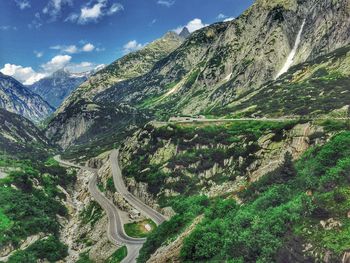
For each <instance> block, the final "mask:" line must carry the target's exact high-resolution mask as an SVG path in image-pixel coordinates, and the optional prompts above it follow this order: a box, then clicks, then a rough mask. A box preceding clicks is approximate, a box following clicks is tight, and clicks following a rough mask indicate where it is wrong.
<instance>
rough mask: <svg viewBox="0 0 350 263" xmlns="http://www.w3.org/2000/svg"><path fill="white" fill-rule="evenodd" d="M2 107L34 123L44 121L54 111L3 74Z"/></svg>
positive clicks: (0, 104) (0, 76)
mask: <svg viewBox="0 0 350 263" xmlns="http://www.w3.org/2000/svg"><path fill="white" fill-rule="evenodd" d="M0 107H1V108H3V109H5V110H7V111H10V112H14V113H17V114H20V115H22V116H24V117H26V118H28V119H30V120H32V121H34V122H39V121H42V120H43V119H45V118H46V117H48V116H49V115H50V114H51V113H52V112H53V110H54V109H53V108H52V107H51V106H50V105H49V104H48V103H47V102H46V101H44V100H43V99H42V98H41V97H40V96H39V95H37V94H35V93H33V92H32V91H30V90H29V89H28V88H26V87H24V86H23V85H22V84H21V83H19V82H18V81H17V80H15V79H14V78H12V77H9V76H6V75H4V74H2V73H0Z"/></svg>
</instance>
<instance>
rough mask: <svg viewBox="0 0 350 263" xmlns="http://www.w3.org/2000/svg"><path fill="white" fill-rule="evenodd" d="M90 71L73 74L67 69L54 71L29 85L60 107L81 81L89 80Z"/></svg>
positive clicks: (49, 101) (53, 104)
mask: <svg viewBox="0 0 350 263" xmlns="http://www.w3.org/2000/svg"><path fill="white" fill-rule="evenodd" d="M89 75H90V74H89V72H86V73H84V74H72V73H70V72H68V71H67V70H65V69H61V70H59V71H56V72H54V73H53V74H52V75H51V76H49V77H46V78H43V79H41V80H39V81H38V82H35V83H34V84H33V85H30V86H28V88H29V89H30V90H32V91H33V92H34V93H36V94H39V95H40V96H41V97H42V98H43V99H45V100H46V101H47V102H48V103H49V104H50V105H52V106H53V107H55V108H58V107H59V106H60V105H61V103H62V102H63V100H64V99H65V98H66V97H68V96H69V95H70V94H71V93H72V91H74V90H75V89H76V88H77V87H78V86H79V85H80V84H81V83H83V82H84V81H86V80H87V78H88V76H89Z"/></svg>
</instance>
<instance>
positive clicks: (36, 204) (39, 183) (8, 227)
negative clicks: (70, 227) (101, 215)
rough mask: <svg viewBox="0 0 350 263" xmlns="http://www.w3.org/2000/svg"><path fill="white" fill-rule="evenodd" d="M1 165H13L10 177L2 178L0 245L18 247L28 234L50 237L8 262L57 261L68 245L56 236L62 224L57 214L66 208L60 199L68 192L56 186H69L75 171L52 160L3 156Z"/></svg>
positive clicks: (19, 252)
mask: <svg viewBox="0 0 350 263" xmlns="http://www.w3.org/2000/svg"><path fill="white" fill-rule="evenodd" d="M0 163H1V165H2V166H5V167H6V164H7V165H9V166H10V167H11V169H9V172H8V176H7V177H6V178H4V179H0V196H1V198H0V207H1V210H0V246H1V247H2V246H6V245H9V244H12V245H13V246H14V247H15V248H16V247H17V246H18V244H19V243H20V242H21V241H22V240H25V239H26V238H27V237H29V236H32V235H36V234H38V233H44V234H46V235H47V236H48V238H46V239H42V240H39V241H37V242H36V243H34V244H33V245H31V246H30V247H28V248H27V249H26V250H24V251H18V252H16V253H15V254H14V255H13V256H12V257H11V258H10V260H9V262H36V260H37V259H44V258H45V259H47V260H49V261H50V262H54V261H57V260H59V259H62V258H64V257H65V256H66V253H67V252H66V250H67V248H66V246H64V245H63V244H61V243H60V242H59V240H58V238H57V236H58V234H59V228H60V225H59V223H58V220H57V215H60V216H66V215H67V211H66V208H65V207H64V206H63V204H62V203H61V202H60V199H63V198H65V195H64V194H63V193H62V192H61V191H60V190H59V189H58V188H57V186H58V185H60V186H62V187H67V186H68V185H70V184H71V183H73V182H74V180H75V173H74V172H70V171H67V170H66V169H64V168H62V167H60V166H59V165H58V164H57V163H55V162H53V161H52V160H48V161H46V162H45V161H44V162H42V161H41V160H40V159H38V160H36V161H30V160H22V161H19V160H16V159H14V158H12V157H9V156H6V157H1V161H0Z"/></svg>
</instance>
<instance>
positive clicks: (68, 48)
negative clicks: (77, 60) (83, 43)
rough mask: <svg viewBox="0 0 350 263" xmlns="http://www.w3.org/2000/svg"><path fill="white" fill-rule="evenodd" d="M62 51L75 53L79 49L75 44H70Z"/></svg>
mask: <svg viewBox="0 0 350 263" xmlns="http://www.w3.org/2000/svg"><path fill="white" fill-rule="evenodd" d="M63 52H66V53H69V54H75V53H78V52H79V50H78V48H77V46H76V45H70V46H67V47H66V48H64V49H63Z"/></svg>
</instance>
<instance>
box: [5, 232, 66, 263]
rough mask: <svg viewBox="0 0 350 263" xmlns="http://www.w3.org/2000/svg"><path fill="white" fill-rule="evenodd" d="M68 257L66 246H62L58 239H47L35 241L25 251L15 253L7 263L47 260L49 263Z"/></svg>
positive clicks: (29, 262)
mask: <svg viewBox="0 0 350 263" xmlns="http://www.w3.org/2000/svg"><path fill="white" fill-rule="evenodd" d="M67 255H68V249H67V246H66V245H63V244H62V243H61V242H60V241H59V240H58V238H56V237H54V236H49V237H48V238H45V239H41V240H38V241H36V242H35V243H34V244H33V245H30V246H29V247H28V248H27V249H25V250H21V251H17V252H15V253H14V254H13V255H12V256H11V257H10V258H9V260H8V262H9V263H22V262H26V263H36V262H37V259H47V260H48V261H49V262H56V261H58V260H60V259H63V258H65V257H66V256H67Z"/></svg>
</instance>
